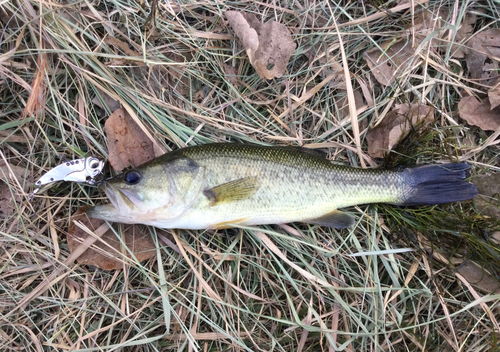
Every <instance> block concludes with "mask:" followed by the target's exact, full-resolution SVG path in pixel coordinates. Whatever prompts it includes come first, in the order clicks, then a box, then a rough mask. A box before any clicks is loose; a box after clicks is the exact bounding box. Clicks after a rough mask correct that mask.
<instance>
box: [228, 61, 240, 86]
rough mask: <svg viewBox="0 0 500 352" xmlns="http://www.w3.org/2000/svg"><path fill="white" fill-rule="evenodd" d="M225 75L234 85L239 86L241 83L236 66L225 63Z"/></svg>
mask: <svg viewBox="0 0 500 352" xmlns="http://www.w3.org/2000/svg"><path fill="white" fill-rule="evenodd" d="M224 77H225V78H226V80H227V81H228V82H229V83H231V84H232V85H233V86H235V87H238V86H239V85H240V83H241V82H240V78H239V77H238V74H237V73H236V67H234V66H231V65H228V64H226V63H225V64H224Z"/></svg>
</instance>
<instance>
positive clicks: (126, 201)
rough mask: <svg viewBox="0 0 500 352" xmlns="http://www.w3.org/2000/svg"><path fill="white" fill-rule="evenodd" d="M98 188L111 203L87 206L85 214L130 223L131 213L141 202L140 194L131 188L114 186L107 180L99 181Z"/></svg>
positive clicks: (134, 211) (135, 210) (136, 209)
mask: <svg viewBox="0 0 500 352" xmlns="http://www.w3.org/2000/svg"><path fill="white" fill-rule="evenodd" d="M99 188H100V189H101V190H103V191H104V193H105V194H106V196H107V197H108V199H109V201H110V202H111V203H110V204H103V205H97V206H94V207H89V208H88V210H87V215H88V216H90V217H92V218H97V219H101V220H107V221H116V222H124V223H132V222H133V220H132V219H133V214H134V213H136V212H137V211H138V207H139V206H140V205H141V204H142V197H141V195H140V194H139V193H137V192H135V191H132V190H128V189H121V188H118V187H115V186H113V185H111V184H110V183H108V182H103V183H101V184H100V185H99Z"/></svg>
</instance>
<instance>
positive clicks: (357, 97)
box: [335, 90, 367, 131]
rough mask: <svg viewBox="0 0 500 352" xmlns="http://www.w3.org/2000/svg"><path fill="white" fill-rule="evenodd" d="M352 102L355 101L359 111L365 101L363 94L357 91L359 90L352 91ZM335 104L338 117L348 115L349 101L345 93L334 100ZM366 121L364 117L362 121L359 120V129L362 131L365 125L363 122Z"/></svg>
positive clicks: (346, 116) (341, 117)
mask: <svg viewBox="0 0 500 352" xmlns="http://www.w3.org/2000/svg"><path fill="white" fill-rule="evenodd" d="M354 102H355V103H356V110H358V111H359V109H361V108H362V107H363V106H365V103H364V101H363V95H362V94H361V93H360V92H359V90H355V91H354ZM335 104H336V105H337V108H338V111H339V116H338V118H339V119H345V118H348V117H349V101H348V100H347V95H346V96H344V97H342V98H340V99H338V100H337V101H335ZM364 123H366V119H363V121H361V122H360V126H359V129H360V130H361V131H362V130H364V129H365V128H366V127H367V125H364V126H363V124H364Z"/></svg>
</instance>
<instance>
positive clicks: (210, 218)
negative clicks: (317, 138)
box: [87, 143, 477, 230]
mask: <svg viewBox="0 0 500 352" xmlns="http://www.w3.org/2000/svg"><path fill="white" fill-rule="evenodd" d="M469 168H470V166H469V165H468V164H467V163H447V164H429V165H422V166H417V167H410V168H406V169H401V170H379V169H359V168H353V167H347V166H341V165H337V164H335V163H332V162H331V161H329V160H328V159H327V157H326V154H325V153H323V152H321V151H318V150H312V149H308V148H303V147H281V146H260V145H251V144H250V145H249V144H236V143H213V144H204V145H199V146H191V147H185V148H180V149H177V150H175V151H173V152H170V153H167V154H164V155H162V156H160V157H158V158H156V159H153V160H151V161H149V162H147V163H145V164H143V165H141V166H139V167H137V168H132V169H130V170H128V171H126V172H124V173H122V174H121V175H118V176H115V177H113V178H110V179H108V180H105V181H104V182H102V183H101V184H100V185H99V187H100V188H101V189H103V190H104V192H105V193H106V195H107V197H108V199H109V201H110V202H109V203H108V204H102V205H97V206H94V207H89V208H88V210H87V215H88V216H90V217H93V218H97V219H102V220H107V221H112V222H121V223H126V224H145V225H152V226H156V227H159V228H165V229H193V230H202V229H225V228H231V227H237V226H256V225H269V224H283V223H292V222H303V223H308V224H312V225H320V226H328V227H332V228H347V227H351V226H353V225H354V223H355V218H354V216H353V215H352V214H350V213H349V212H346V211H342V210H340V209H342V208H346V207H349V206H354V205H359V204H369V203H390V204H394V205H399V206H416V205H429V204H442V203H450V202H459V201H465V200H469V199H472V198H473V197H475V196H476V195H477V188H476V187H475V186H474V185H473V184H471V183H469V182H468V181H467V180H466V177H467V172H468V170H469Z"/></svg>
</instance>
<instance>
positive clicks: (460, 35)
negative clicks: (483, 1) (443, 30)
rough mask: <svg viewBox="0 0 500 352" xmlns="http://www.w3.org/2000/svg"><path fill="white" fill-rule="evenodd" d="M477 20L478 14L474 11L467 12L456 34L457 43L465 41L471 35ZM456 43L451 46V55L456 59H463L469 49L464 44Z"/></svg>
mask: <svg viewBox="0 0 500 352" xmlns="http://www.w3.org/2000/svg"><path fill="white" fill-rule="evenodd" d="M476 21H477V15H476V14H473V13H467V14H466V15H464V16H463V17H462V23H461V25H460V28H459V29H458V31H457V34H456V35H455V43H463V42H464V41H466V40H468V39H469V38H470V37H471V35H472V32H474V25H475V24H476ZM455 43H454V44H453V45H452V47H451V56H452V57H454V58H456V59H463V58H464V57H465V54H466V51H467V49H466V48H465V47H464V46H463V45H461V44H455Z"/></svg>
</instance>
